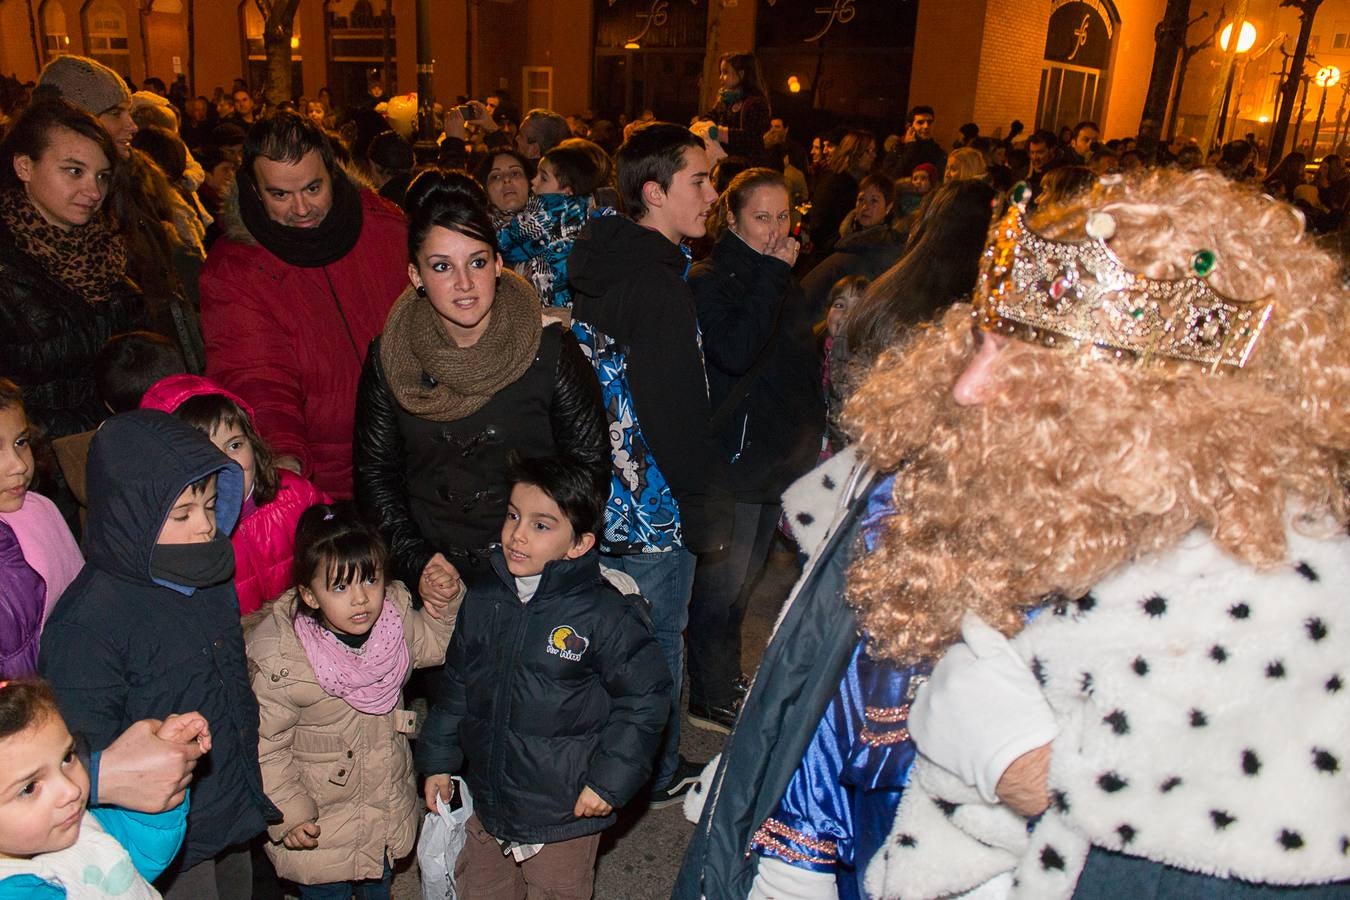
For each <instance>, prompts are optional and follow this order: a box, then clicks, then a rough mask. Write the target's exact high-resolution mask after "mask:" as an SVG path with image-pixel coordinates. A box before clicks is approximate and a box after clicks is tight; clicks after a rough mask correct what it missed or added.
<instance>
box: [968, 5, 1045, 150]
mask: <svg viewBox="0 0 1350 900" xmlns="http://www.w3.org/2000/svg"><path fill="white" fill-rule="evenodd" d="M984 22H985V28H984V36H983V39H982V40H981V42H980V48H979V74H978V76H977V78H976V80H975V83H974V85H971V86H970V87H971V94H972V95H973V98H974V102H973V107H974V108H973V110H972V112H971V114H970V116H969V119H968V120H967V119H961V120H959V121H952V120H949V121H948V122H947V125H948V127H949V128H950V129H951V130H952V133H953V137H954V136H955V129H957V128H959V127H960V126H961V125H962V124H963V123H964V122H966V121H972V122H974V123H976V124H977V125H979V126H980V133H981V134H988V135H1003V134H1006V133H1007V129H1008V126H1009V125H1010V124H1011V123H1012V121H1013V119H1021V120H1022V123H1023V124H1024V125H1026V126H1027V127H1028V128H1030V127H1031V123H1032V122H1034V121H1035V117H1036V97H1037V94H1038V93H1039V92H1040V85H1041V63H1042V59H1043V58H1044V56H1045V32H1046V28H1047V26H1048V25H1049V24H1050V4H1049V3H1048V2H1041V3H1035V4H1031V3H1026V2H1025V0H988V2H987V3H986V5H985V18H984Z"/></svg>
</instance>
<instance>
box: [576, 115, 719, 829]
mask: <svg viewBox="0 0 1350 900" xmlns="http://www.w3.org/2000/svg"><path fill="white" fill-rule="evenodd" d="M615 162H616V166H617V169H618V181H619V196H620V203H621V205H622V207H623V212H624V215H622V216H607V217H604V218H598V219H595V220H593V221H592V222H591V223H590V224H589V225H588V226H587V228H586V231H585V232H583V234H582V236H581V237H580V238H578V239H577V241H576V243H575V244H574V245H573V248H572V256H571V258H570V259H569V261H568V266H569V269H570V277H571V282H572V288H573V291H574V295H573V296H574V299H573V310H572V314H573V325H572V328H573V332H574V333H575V334H576V336H577V340H578V341H579V342H580V343H581V347H582V350H583V351H585V352H586V354H587V355H588V356H589V357H590V358H591V361H592V362H593V363H594V364H595V367H596V374H597V375H598V376H599V378H600V388H601V393H602V394H603V396H604V401H605V407H606V412H607V413H608V416H609V422H610V428H609V433H610V444H611V449H612V454H613V478H612V485H611V492H610V499H609V505H608V506H607V507H606V509H605V533H604V534H603V535H602V536H601V540H600V545H601V546H600V549H601V553H602V554H603V555H604V556H605V564H606V565H608V566H611V567H613V568H617V569H621V570H622V571H624V572H627V573H628V574H629V575H631V576H632V577H633V579H634V580H635V581H637V583H638V586H639V587H640V588H641V590H642V595H643V596H644V597H646V598H647V600H648V602H650V603H651V607H652V609H651V615H652V621H653V624H654V625H655V626H656V637H657V640H658V641H659V642H660V644H661V650H662V652H663V654H664V655H665V657H666V663H667V665H669V666H670V672H671V676H672V679H673V695H672V704H671V712H670V719H669V724H668V725H667V729H666V738H665V745H664V748H663V750H662V755H661V758H660V759H659V760H658V762H657V765H656V773H655V778H654V779H653V790H652V804H653V805H654V806H663V805H666V804H669V803H673V802H676V801H678V800H679V799H680V798H681V797H682V796H683V795H684V793H685V792H686V791H687V790H688V789H689V787H690V786H692V784H693V783H694V780H695V778H697V775H698V766H697V765H693V764H690V763H687V762H684V761H682V760H681V759H680V755H679V745H680V719H679V716H680V708H679V707H680V704H679V699H680V693H679V692H680V684H681V680H682V679H681V673H682V671H683V657H684V639H683V637H682V633H683V631H684V627H685V623H686V621H687V620H688V615H689V596H690V591H691V589H692V585H693V578H694V555H695V554H698V553H705V552H714V551H717V550H720V549H722V548H723V547H725V546H726V544H727V542H728V540H729V538H730V533H731V508H732V501H731V496H730V494H729V493H728V492H727V475H726V459H725V456H724V454H723V452H722V449H721V445H720V443H719V442H718V440H717V437H716V435H715V434H714V433H713V431H712V428H711V427H710V425H709V418H710V415H711V411H710V409H709V402H708V383H707V378H706V376H705V375H704V369H703V352H702V350H701V348H700V343H699V333H698V321H697V318H696V316H695V312H694V300H693V295H692V294H691V293H690V291H689V286H688V285H687V284H686V283H685V276H687V275H688V273H689V252H688V250H686V249H685V248H684V246H683V241H685V240H687V239H690V238H698V237H702V236H703V234H704V232H705V231H706V224H705V223H706V220H707V217H708V213H709V211H710V210H711V208H712V204H713V201H715V200H716V199H717V192H716V191H715V190H714V188H713V186H712V181H711V179H710V178H709V177H708V169H709V163H708V154H707V151H706V150H705V149H704V146H703V142H702V140H701V139H700V138H698V137H697V136H695V135H694V134H692V133H690V132H689V130H688V129H686V128H682V127H680V126H678V125H670V124H666V123H660V122H658V123H654V124H652V125H648V126H647V127H645V128H643V129H641V130H640V131H637V132H635V133H634V134H633V135H632V137H630V138H629V139H628V140H627V141H625V142H624V144H623V146H622V147H620V148H619V152H618V154H617V155H616V157H615Z"/></svg>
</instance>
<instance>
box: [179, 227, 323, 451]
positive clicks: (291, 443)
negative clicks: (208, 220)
mask: <svg viewBox="0 0 1350 900" xmlns="http://www.w3.org/2000/svg"><path fill="white" fill-rule="evenodd" d="M226 240H228V239H226V238H222V239H221V240H220V241H218V242H217V245H218V246H219V244H222V243H225V241H226ZM212 249H213V251H216V252H217V253H219V255H213V256H212V257H211V258H209V259H208V260H207V261H206V268H205V269H203V270H202V276H201V282H200V286H201V302H202V311H201V319H202V337H203V339H204V341H205V343H206V375H207V377H208V378H212V379H214V380H216V381H218V382H219V383H220V384H221V385H223V386H224V387H227V388H229V389H230V390H232V391H234V392H235V393H236V394H238V395H239V396H240V397H242V398H243V399H244V400H245V401H246V402H247V403H248V404H249V405H251V406H252V407H253V425H254V427H255V428H256V429H257V430H258V433H259V434H261V435H262V436H263V437H264V438H265V439H266V440H267V441H268V443H270V444H271V445H272V448H273V450H275V451H276V455H277V456H295V457H298V458H299V459H300V462H301V464H302V466H303V467H304V471H305V472H307V473H308V472H310V471H312V466H313V459H312V456H311V453H310V448H309V442H308V439H307V438H306V430H305V416H304V411H303V409H304V396H303V394H302V392H301V390H300V373H299V370H298V369H297V367H296V363H295V353H294V352H293V351H292V349H291V346H290V343H291V338H290V335H289V333H288V332H287V330H286V329H284V328H283V327H282V323H281V322H280V321H279V319H278V317H277V315H276V311H275V309H274V305H273V304H274V301H275V298H273V297H270V296H267V295H266V293H265V292H264V291H263V290H260V289H259V288H260V285H259V284H258V283H256V282H253V283H251V282H250V281H249V280H248V279H247V278H245V277H242V276H243V275H244V274H245V272H246V270H247V269H248V268H250V267H248V266H247V265H246V264H245V263H244V261H243V260H241V259H238V258H237V256H238V252H239V250H240V249H242V248H236V247H233V246H229V245H228V244H227V245H226V246H224V247H220V248H219V250H217V249H216V248H215V247H213V248H212ZM222 251H223V252H222ZM250 274H251V273H250Z"/></svg>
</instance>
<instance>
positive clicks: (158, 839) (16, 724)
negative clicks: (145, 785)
mask: <svg viewBox="0 0 1350 900" xmlns="http://www.w3.org/2000/svg"><path fill="white" fill-rule="evenodd" d="M171 718H172V717H171ZM178 718H181V719H182V720H184V723H183V724H186V725H188V727H187V728H185V729H178V730H179V731H181V732H182V733H183V736H184V737H185V738H186V739H189V740H193V739H195V740H198V741H200V742H202V743H203V744H205V745H207V746H209V741H210V735H209V732H207V731H206V730H205V722H204V721H202V720H201V717H200V716H196V715H195V714H191V715H189V716H183V717H178ZM189 719H192V720H197V721H195V722H187V720H189ZM165 725H166V726H168V725H169V723H168V722H166V723H165ZM175 727H176V726H175ZM163 733H164V732H163V731H161V734H163ZM194 733H195V735H196V736H195V738H194V737H192V735H193V734H194ZM89 795H90V777H89V772H88V771H87V770H86V769H85V767H84V764H83V763H82V762H81V761H80V758H79V756H77V755H76V752H75V741H74V739H73V738H71V736H70V731H69V730H68V729H67V728H66V722H65V720H64V719H63V718H61V713H60V711H59V710H58V709H57V707H56V698H55V697H54V696H53V695H52V691H51V688H50V687H49V686H48V685H47V683H46V682H44V681H42V680H40V679H36V678H24V679H16V680H13V681H0V900H10V898H20V897H22V898H25V900H64V898H66V897H88V898H95V897H119V898H125V900H153V898H157V897H159V892H158V891H156V890H155V889H154V888H153V887H151V886H150V881H151V880H152V879H154V878H155V877H156V876H158V875H159V873H160V872H162V871H163V870H164V869H165V868H166V867H167V866H168V865H169V863H170V861H172V860H173V858H174V856H176V855H177V853H178V849H179V847H180V846H181V845H182V843H183V834H184V832H185V831H186V828H187V808H188V801H187V800H186V799H184V800H183V802H181V803H179V804H178V806H176V807H175V808H173V809H171V810H168V811H167V812H162V813H157V814H146V813H137V812H131V811H130V810H123V809H116V808H113V807H93V808H90V807H89V806H88V803H89Z"/></svg>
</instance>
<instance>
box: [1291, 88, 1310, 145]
mask: <svg viewBox="0 0 1350 900" xmlns="http://www.w3.org/2000/svg"><path fill="white" fill-rule="evenodd" d="M1299 80H1300V81H1302V82H1303V93H1302V94H1301V95H1300V96H1299V101H1298V118H1297V119H1295V120H1294V140H1293V146H1294V149H1295V150H1297V149H1298V133H1299V132H1300V131H1302V130H1303V118H1304V116H1306V115H1307V113H1308V85H1310V84H1312V79H1311V78H1309V77H1308V74H1307V73H1306V72H1305V73H1303V74H1302V75H1300V76H1299Z"/></svg>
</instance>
